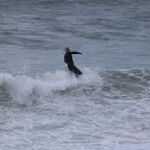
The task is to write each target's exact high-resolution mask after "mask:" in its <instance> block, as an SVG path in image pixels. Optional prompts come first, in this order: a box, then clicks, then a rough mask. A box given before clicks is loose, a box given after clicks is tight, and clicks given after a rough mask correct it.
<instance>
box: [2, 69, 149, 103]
mask: <svg viewBox="0 0 150 150" xmlns="http://www.w3.org/2000/svg"><path fill="white" fill-rule="evenodd" d="M68 95H69V96H72V97H82V96H84V97H87V98H88V99H89V98H90V99H91V100H92V99H93V98H98V99H100V98H108V99H114V98H115V99H117V98H119V99H120V98H124V99H131V98H132V99H133V98H134V99H141V98H149V97H150V71H149V70H145V69H132V70H109V71H104V70H103V71H99V70H96V69H95V70H92V69H85V70H84V75H83V76H81V77H80V78H75V77H74V76H72V75H70V74H69V73H68V72H66V71H63V70H58V71H56V72H53V73H52V72H47V73H45V74H40V75H37V76H34V77H33V76H29V75H12V74H9V73H0V104H3V103H6V102H9V103H10V102H11V103H19V104H27V105H32V104H33V103H35V102H42V101H43V100H44V99H48V100H49V101H50V100H51V99H54V98H56V97H58V96H62V97H65V96H68Z"/></svg>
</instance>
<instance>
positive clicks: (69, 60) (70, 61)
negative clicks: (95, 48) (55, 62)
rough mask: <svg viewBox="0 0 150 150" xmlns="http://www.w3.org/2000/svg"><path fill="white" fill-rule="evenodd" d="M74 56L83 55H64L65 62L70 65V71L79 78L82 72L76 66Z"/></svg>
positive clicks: (68, 53) (69, 53)
mask: <svg viewBox="0 0 150 150" xmlns="http://www.w3.org/2000/svg"><path fill="white" fill-rule="evenodd" d="M72 54H80V55H81V54H82V53H80V52H67V53H66V54H65V55H64V61H65V63H66V64H67V65H68V69H69V70H70V71H71V72H73V73H74V74H75V75H76V76H79V75H81V74H82V72H81V71H80V70H79V69H78V68H77V67H76V66H75V65H74V62H73V59H72Z"/></svg>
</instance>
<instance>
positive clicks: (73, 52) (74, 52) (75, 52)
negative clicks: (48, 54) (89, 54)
mask: <svg viewBox="0 0 150 150" xmlns="http://www.w3.org/2000/svg"><path fill="white" fill-rule="evenodd" d="M70 53H71V54H80V55H82V53H80V52H77V51H71V52H70Z"/></svg>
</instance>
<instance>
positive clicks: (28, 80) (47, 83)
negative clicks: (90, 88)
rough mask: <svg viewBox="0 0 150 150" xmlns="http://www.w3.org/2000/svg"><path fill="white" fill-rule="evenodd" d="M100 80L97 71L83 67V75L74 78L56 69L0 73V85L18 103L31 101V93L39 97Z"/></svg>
mask: <svg viewBox="0 0 150 150" xmlns="http://www.w3.org/2000/svg"><path fill="white" fill-rule="evenodd" d="M98 80H99V81H100V77H99V76H98V74H97V72H96V71H95V72H94V73H93V72H91V71H90V70H88V69H85V72H84V75H83V76H81V77H80V78H78V79H77V78H76V77H74V76H73V75H70V74H69V73H68V72H66V71H63V70H58V71H56V72H54V73H51V72H47V73H45V74H43V75H39V76H36V77H31V76H27V75H16V76H13V75H12V74H8V73H1V74H0V86H1V87H3V88H4V89H5V90H6V91H7V92H8V93H9V94H10V96H11V97H12V99H13V100H14V101H17V102H18V103H21V104H24V103H27V104H30V103H32V100H31V98H32V96H33V94H35V95H37V96H38V97H39V98H40V97H44V96H49V95H51V94H52V93H53V92H54V91H59V90H65V89H66V88H69V87H74V86H77V85H80V84H88V83H90V82H94V81H95V82H97V81H98Z"/></svg>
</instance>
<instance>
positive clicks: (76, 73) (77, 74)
mask: <svg viewBox="0 0 150 150" xmlns="http://www.w3.org/2000/svg"><path fill="white" fill-rule="evenodd" d="M73 72H74V74H75V75H76V76H77V77H78V76H79V75H81V74H82V72H81V71H80V70H79V69H78V68H77V67H76V66H73Z"/></svg>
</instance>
